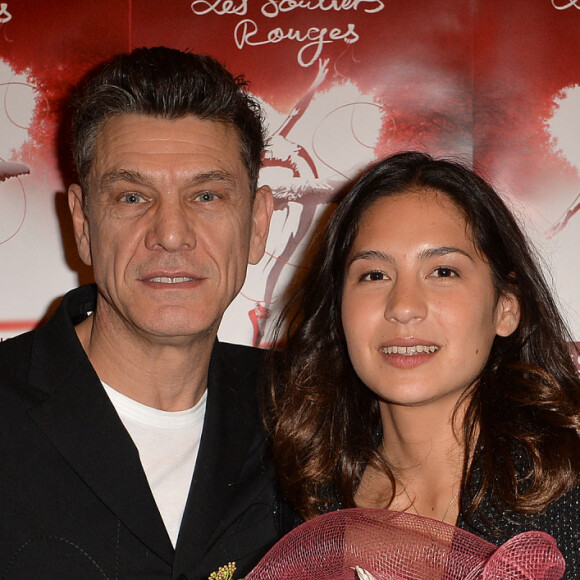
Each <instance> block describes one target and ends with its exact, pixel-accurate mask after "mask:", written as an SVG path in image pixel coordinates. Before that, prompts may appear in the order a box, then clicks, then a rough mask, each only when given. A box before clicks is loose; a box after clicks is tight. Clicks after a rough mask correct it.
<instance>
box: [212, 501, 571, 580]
mask: <svg viewBox="0 0 580 580" xmlns="http://www.w3.org/2000/svg"><path fill="white" fill-rule="evenodd" d="M565 567H566V566H565V563H564V558H563V556H562V554H561V553H560V551H559V550H558V548H557V546H556V542H555V540H554V538H552V536H550V535H548V534H546V533H544V532H525V533H523V534H519V535H517V536H515V537H513V538H511V539H510V540H508V541H507V542H506V543H505V544H503V545H502V546H500V547H497V546H495V545H493V544H491V543H489V542H487V541H485V540H483V539H481V538H479V537H478V536H475V535H473V534H470V533H469V532H466V531H464V530H461V529H459V528H456V527H454V526H450V525H448V524H444V523H442V522H440V521H438V520H432V519H430V518H425V517H421V516H417V515H413V514H408V513H405V512H396V511H390V510H383V509H363V508H354V509H345V510H339V511H336V512H331V513H328V514H325V515H322V516H319V517H317V518H314V519H312V520H309V521H307V522H305V523H304V524H302V525H301V526H298V527H297V528H296V529H294V530H292V531H291V532H290V533H289V534H287V535H286V536H284V537H283V538H282V539H281V540H280V541H279V542H278V543H277V544H276V545H275V546H273V547H272V549H271V550H270V551H269V552H268V553H267V554H266V555H265V556H264V558H262V560H261V561H260V562H259V563H258V565H257V566H256V567H255V568H254V569H253V570H252V571H251V572H250V573H249V574H248V575H247V576H246V579H245V580H356V579H357V578H358V579H359V580H424V579H425V578H429V579H430V580H560V579H561V578H562V576H563V574H564V571H565ZM234 570H235V567H234ZM210 579H211V580H233V571H232V572H231V575H230V576H215V577H213V578H212V577H210Z"/></svg>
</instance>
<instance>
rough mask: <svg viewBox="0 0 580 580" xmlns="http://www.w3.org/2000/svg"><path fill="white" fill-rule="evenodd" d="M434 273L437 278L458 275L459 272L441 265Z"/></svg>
mask: <svg viewBox="0 0 580 580" xmlns="http://www.w3.org/2000/svg"><path fill="white" fill-rule="evenodd" d="M433 275H434V276H435V277H436V278H451V277H453V276H457V272H456V271H455V270H452V269H451V268H446V267H445V266H441V267H440V268H435V270H434V271H433Z"/></svg>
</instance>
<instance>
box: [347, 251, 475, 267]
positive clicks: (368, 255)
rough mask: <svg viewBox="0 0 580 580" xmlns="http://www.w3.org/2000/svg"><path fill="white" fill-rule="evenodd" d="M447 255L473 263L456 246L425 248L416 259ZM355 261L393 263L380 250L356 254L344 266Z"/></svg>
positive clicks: (391, 259) (471, 258) (467, 254)
mask: <svg viewBox="0 0 580 580" xmlns="http://www.w3.org/2000/svg"><path fill="white" fill-rule="evenodd" d="M448 254H461V255H463V256H466V257H467V258H469V259H470V260H471V261H473V257H472V256H471V255H470V254H469V253H468V252H466V251H465V250H462V249H461V248H458V247H456V246H438V247H435V248H425V249H424V250H421V251H420V252H419V255H418V258H419V259H420V260H427V259H429V258H433V257H437V256H447V255H448ZM357 260H379V261H381V262H389V263H393V262H394V261H395V259H394V258H393V256H391V255H390V254H387V253H385V252H381V251H380V250H364V251H362V252H357V253H356V254H354V255H353V256H352V257H351V258H350V260H349V261H348V262H347V264H346V266H347V268H348V267H349V266H351V264H352V263H353V262H356V261H357Z"/></svg>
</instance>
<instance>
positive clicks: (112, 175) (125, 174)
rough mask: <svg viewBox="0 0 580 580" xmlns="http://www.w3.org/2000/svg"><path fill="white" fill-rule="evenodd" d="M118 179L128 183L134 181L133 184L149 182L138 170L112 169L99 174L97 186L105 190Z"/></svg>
mask: <svg viewBox="0 0 580 580" xmlns="http://www.w3.org/2000/svg"><path fill="white" fill-rule="evenodd" d="M119 181H127V182H129V183H134V184H135V185H148V184H149V183H150V180H148V179H147V178H146V177H145V176H144V175H143V174H142V173H140V172H139V171H132V170H130V169H113V170H111V171H108V172H107V173H105V174H104V175H102V176H101V178H100V179H99V188H100V189H103V190H107V189H109V188H111V187H112V186H113V185H115V183H118V182H119Z"/></svg>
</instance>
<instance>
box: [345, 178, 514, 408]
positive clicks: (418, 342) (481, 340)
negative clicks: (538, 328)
mask: <svg viewBox="0 0 580 580" xmlns="http://www.w3.org/2000/svg"><path fill="white" fill-rule="evenodd" d="M468 234H469V231H468V229H467V225H466V221H465V218H464V216H463V213H462V212H461V210H460V209H458V207H457V206H456V205H455V204H454V203H453V202H452V201H451V200H450V199H449V198H448V197H447V196H445V195H444V194H442V193H440V192H437V191H435V190H424V189H423V190H420V191H419V190H411V191H409V192H408V193H403V194H400V195H396V196H392V197H385V198H382V199H379V200H378V201H377V202H375V203H374V204H373V205H372V206H371V207H370V208H369V209H367V210H366V211H365V213H364V214H363V216H362V219H361V221H360V225H359V232H358V234H357V236H356V238H355V241H354V244H353V247H352V250H351V252H350V255H349V256H348V258H347V263H346V270H345V281H344V287H343V292H342V309H341V312H342V321H343V326H344V333H345V336H346V342H347V346H348V352H349V355H350V358H351V361H352V364H353V367H354V369H355V371H356V373H357V374H358V376H359V377H360V379H361V380H362V381H363V382H364V383H365V384H366V385H367V386H368V387H369V388H370V389H371V390H372V391H374V392H375V393H376V394H377V395H378V396H379V398H380V400H382V401H385V402H387V403H391V404H394V405H405V406H417V405H426V404H430V403H433V402H435V401H441V400H443V399H445V400H448V401H449V402H450V403H451V404H453V405H454V404H455V402H456V401H457V398H458V397H459V396H460V394H461V392H462V391H463V390H464V389H465V388H466V387H468V386H469V385H471V384H472V383H473V382H474V381H475V380H476V378H477V377H478V375H479V374H480V372H481V370H482V369H483V367H484V365H485V363H486V361H487V358H488V356H489V353H490V350H491V346H492V343H493V340H494V338H495V336H496V335H501V336H507V335H509V334H511V333H512V332H513V331H514V330H515V329H516V327H517V324H518V322H519V306H518V303H517V300H516V299H515V298H514V297H513V296H512V295H507V296H501V297H499V299H498V297H497V296H496V292H495V290H494V286H493V283H492V275H491V269H490V267H489V265H488V263H487V262H486V261H484V260H483V259H482V257H481V256H480V255H479V254H478V252H477V250H476V248H475V246H474V244H473V242H472V241H471V239H470V237H469V235H468Z"/></svg>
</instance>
